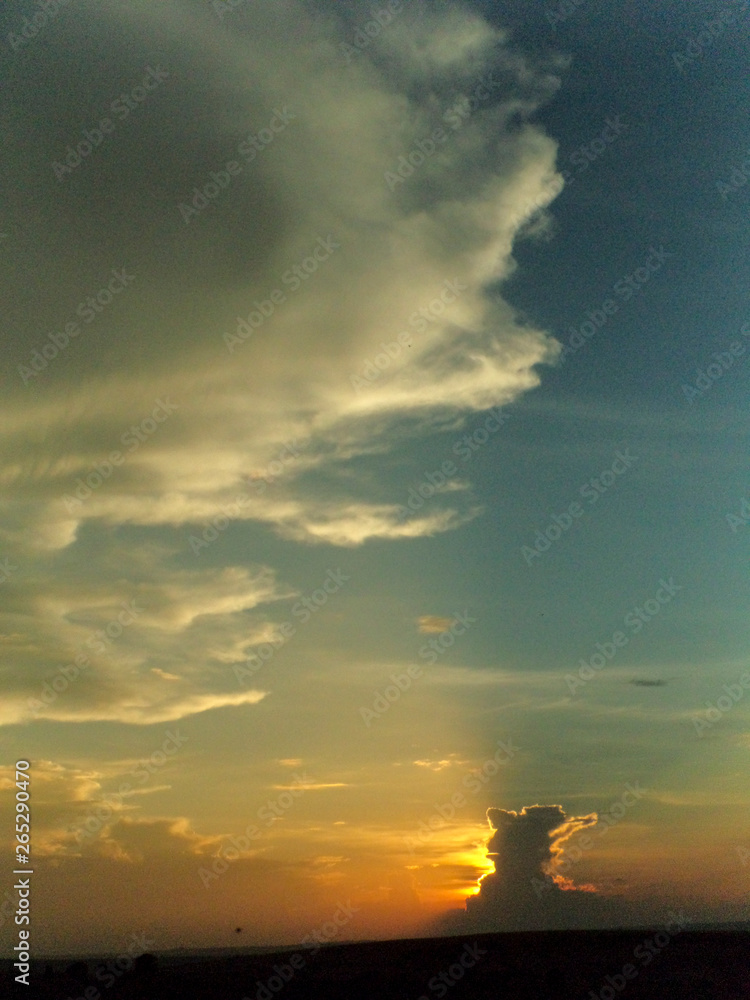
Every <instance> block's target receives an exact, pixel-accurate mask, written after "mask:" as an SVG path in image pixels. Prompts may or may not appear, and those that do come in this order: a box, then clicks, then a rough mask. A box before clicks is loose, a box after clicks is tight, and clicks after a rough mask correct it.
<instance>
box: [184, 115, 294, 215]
mask: <svg viewBox="0 0 750 1000" xmlns="http://www.w3.org/2000/svg"><path fill="white" fill-rule="evenodd" d="M296 117H297V115H296V114H295V113H294V112H293V111H290V110H289V108H288V107H287V106H286V105H284V106H283V108H281V109H280V110H279V109H277V108H274V109H273V115H272V117H271V119H270V120H269V122H268V126H267V127H265V128H262V129H260V130H259V131H258V132H257V133H250V135H248V137H247V138H246V139H243V140H242V142H241V143H240V144H239V145H238V146H237V152H238V153H239V154H240V156H244V158H245V160H246V161H247V163H252V161H253V160H254V159H255V158H256V156H257V155H258V154H259V153H262V152H263V150H264V149H266V148H267V147H268V146H270V145H271V143H272V142H273V141H274V139H275V138H276V136H277V135H279V134H280V133H281V132H283V131H284V129H285V128H287V126H288V125H289V122H291V121H294V119H295V118H296ZM243 170H244V167H243V165H242V164H241V163H240V162H239V161H238V160H228V161H227V162H226V163H225V165H224V169H223V170H221V169H220V170H213V171H211V174H210V175H209V178H208V180H207V181H205V182H204V183H203V186H202V187H198V186H196V187H194V188H193V191H192V195H193V198H192V200H191V202H190V204H189V205H188V204H187V203H186V202H184V201H181V202H180V203H179V205H178V206H177V209H178V211H179V213H180V215H181V216H182V218H183V221H184V223H185V225H186V226H187V225H188V224H189V223H190V221H191V220H192V219H193V217H194V216H197V215H200V213H201V212H203V211H204V210H205V209H207V208H208V206H209V205H211V204H212V203H213V202H214V201H216V199H217V198H218V197H219V195H220V194H221V192H222V191H226V189H227V188H228V187H229V185H230V184H231V183H232V180H233V179H234V178H235V177H239V176H240V174H241V173H242V171H243Z"/></svg>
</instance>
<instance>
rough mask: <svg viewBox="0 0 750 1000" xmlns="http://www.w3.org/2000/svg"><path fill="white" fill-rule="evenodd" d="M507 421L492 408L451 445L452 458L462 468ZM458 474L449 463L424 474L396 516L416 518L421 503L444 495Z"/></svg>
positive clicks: (504, 415)
mask: <svg viewBox="0 0 750 1000" xmlns="http://www.w3.org/2000/svg"><path fill="white" fill-rule="evenodd" d="M508 419H509V415H508V414H507V413H503V412H502V408H501V407H499V406H496V407H494V408H493V409H492V410H490V411H489V413H488V414H487V416H486V417H485V418H484V420H483V421H482V425H481V426H480V427H476V428H475V429H474V430H473V431H471V432H470V433H467V434H464V436H463V437H462V438H460V439H459V440H458V441H455V442H454V444H453V449H452V451H453V454H454V455H458V456H459V457H460V458H461V461H462V462H464V464H465V463H466V462H470V461H471V460H472V458H473V457H474V455H476V453H477V452H478V451H479V450H480V449H481V448H483V447H484V445H486V444H487V442H488V441H489V440H490V438H491V437H492V435H493V434H496V433H497V432H498V431H499V430H500V428H501V427H502V426H503V424H504V423H505V422H506V420H508ZM459 471H460V469H459V467H458V466H457V465H456V463H455V462H453V461H452V460H451V459H446V460H445V461H444V462H443V463H442V464H441V465H440V467H439V468H438V469H433V470H432V471H431V472H427V471H425V473H424V476H423V478H422V480H421V482H419V483H418V484H417V485H416V486H412V487H411V489H410V490H409V493H408V499H407V501H406V503H405V504H403V505H399V507H398V508H397V510H396V516H397V517H398V518H399V519H400V520H405V519H406V518H408V517H411V515H412V514H416V513H417V512H418V511H420V510H421V509H422V507H424V504H425V500H429V499H430V498H431V497H434V496H435V494H436V493H441V492H444V491H445V488H446V486H447V484H448V482H449V481H450V480H451V479H452V478H453V477H454V476H456V475H458V473H459Z"/></svg>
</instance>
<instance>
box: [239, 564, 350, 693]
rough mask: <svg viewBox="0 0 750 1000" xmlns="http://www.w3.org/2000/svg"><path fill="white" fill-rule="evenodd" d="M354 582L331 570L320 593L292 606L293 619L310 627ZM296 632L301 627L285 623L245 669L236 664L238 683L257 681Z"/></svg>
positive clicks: (258, 650) (315, 592)
mask: <svg viewBox="0 0 750 1000" xmlns="http://www.w3.org/2000/svg"><path fill="white" fill-rule="evenodd" d="M350 579H351V577H349V576H347V575H346V574H345V573H342V572H341V570H340V569H337V570H332V569H329V570H328V573H327V575H326V578H325V580H324V581H323V583H322V585H321V586H320V587H319V588H318V589H317V590H314V591H313V592H312V593H311V594H310V595H308V596H306V597H303V598H301V599H300V600H299V601H297V602H296V603H295V604H293V605H292V609H291V613H292V617H294V618H298V619H299V620H300V624H301V625H306V624H307V622H309V621H310V619H311V618H312V616H313V615H314V614H315V613H316V612H317V611H319V610H320V609H321V608H322V607H324V606H325V605H326V604H327V603H328V598H329V597H330V596H332V595H333V594H337V593H338V592H339V590H341V588H342V587H343V586H344V584H345V583H347V582H348V581H349V580H350ZM296 631H297V626H296V625H295V624H294V623H293V622H291V621H286V622H283V624H281V625H280V626H279V628H278V629H277V632H276V635H274V636H273V638H272V639H270V640H269V641H268V642H263V643H261V644H260V645H258V646H256V647H255V652H253V653H250V655H249V656H248V657H247V659H246V660H245V664H244V665H243V664H241V663H235V664H234V666H233V668H232V669H233V671H234V676H235V677H236V678H237V681H238V682H239V683H240V684H246V683H247V682H248V681H250V680H251V679H252V678H253V677H255V675H256V674H257V673H258V671H259V670H260V669H261V667H262V666H263V664H264V663H268V661H269V660H270V659H271V658H272V657H273V656H274V655H275V653H276V651H277V650H279V649H281V647H282V646H285V645H286V644H287V642H289V640H290V639H291V638H292V636H293V635H294V634H295V633H296Z"/></svg>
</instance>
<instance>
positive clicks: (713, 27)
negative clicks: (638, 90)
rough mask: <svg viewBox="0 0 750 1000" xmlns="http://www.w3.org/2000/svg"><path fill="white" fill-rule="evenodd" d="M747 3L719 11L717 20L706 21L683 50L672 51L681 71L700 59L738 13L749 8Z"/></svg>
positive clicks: (675, 62)
mask: <svg viewBox="0 0 750 1000" xmlns="http://www.w3.org/2000/svg"><path fill="white" fill-rule="evenodd" d="M747 7H748V5H747V3H743V5H742V6H741V7H740V8H738V9H737V10H736V11H732V10H723V11H721V12H720V13H719V15H718V17H717V18H716V20H715V21H704V22H703V30H702V31H700V32H698V34H697V35H696V36H695V38H691V39H690V40H689V41H688V43H687V44H686V46H685V48H684V49H683V50H682V52H673V53H672V62H673V63H674V64H675V66H676V67H677V69H678V70H679V72H680V73H684V72H685V67H686V66H691V65H692V64H693V63H694V62H695V61H696V59H700V58H701V56H702V55H703V53H704V52H705V50H706V49H709V48H711V46H712V45H713V44H714V42H715V41H716V39H717V38H719V36H720V35H723V34H724V32H725V31H726V29H727V28H728V27H729V25H731V24H732V23H733V21H734V19H735V18H736V16H737V14H742V13H744V12H745V11H746V10H747Z"/></svg>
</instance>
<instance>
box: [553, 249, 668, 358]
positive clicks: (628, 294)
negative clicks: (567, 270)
mask: <svg viewBox="0 0 750 1000" xmlns="http://www.w3.org/2000/svg"><path fill="white" fill-rule="evenodd" d="M674 256H675V255H674V254H673V253H670V252H669V251H668V250H665V249H664V246H663V245H662V246H660V247H659V249H658V250H657V249H656V247H654V246H651V247H650V248H649V253H648V257H646V259H645V260H644V262H643V264H642V265H641V266H640V267H637V268H636V269H635V270H634V271H632V272H631V273H630V274H626V275H625V276H624V277H622V278H620V279H619V281H616V282H615V283H614V285H613V286H612V291H613V293H614V294H615V295H616V296H619V297H620V298H621V299H622V301H623V302H630V300H631V299H633V298H634V297H635V296H636V295H639V294H640V293H641V292H642V291H643V288H644V286H645V285H647V284H648V282H649V281H650V280H651V278H652V276H653V275H654V274H656V273H657V271H660V270H661V268H662V267H663V266H664V263H665V261H666V260H667V258H668V257H674ZM619 309H620V306H619V304H618V303H617V301H616V300H615V299H613V298H611V297H610V298H606V299H604V301H603V302H602V303H601V305H600V307H599V308H597V309H592V310H590V311H589V312H587V313H586V317H587V318H586V319H585V320H584V322H583V323H581V324H580V326H575V325H571V326H569V327H568V332H569V333H570V337H569V338H568V342H567V343H566V344H564V345H563V349H562V351H561V353H560V358H559V363H560V364H564V363H565V361H566V360H567V359H568V358H569V357H570V356H571V355H573V354H577V353H578V351H580V349H581V348H582V347H583V346H584V345H585V344H587V343H588V341H589V340H591V338H592V337H593V336H594V335H595V334H596V333H597V331H599V330H601V329H602V327H604V326H606V324H607V323H608V322H609V320H610V319H611V318H612V316H614V315H615V313H617V312H619Z"/></svg>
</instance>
